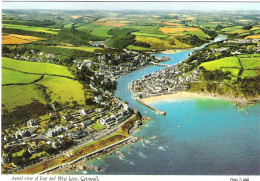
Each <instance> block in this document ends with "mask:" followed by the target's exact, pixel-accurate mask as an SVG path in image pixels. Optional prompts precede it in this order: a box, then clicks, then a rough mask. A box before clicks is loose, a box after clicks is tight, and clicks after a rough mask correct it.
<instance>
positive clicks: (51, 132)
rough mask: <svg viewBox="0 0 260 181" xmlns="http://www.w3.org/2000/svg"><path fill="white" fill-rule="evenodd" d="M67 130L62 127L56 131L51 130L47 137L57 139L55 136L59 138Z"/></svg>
mask: <svg viewBox="0 0 260 181" xmlns="http://www.w3.org/2000/svg"><path fill="white" fill-rule="evenodd" d="M65 130H66V129H65V128H64V127H62V126H60V127H56V128H55V129H52V130H49V131H48V132H47V136H48V137H55V136H58V135H60V134H61V133H63V132H64V131H65Z"/></svg>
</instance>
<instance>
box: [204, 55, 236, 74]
mask: <svg viewBox="0 0 260 181" xmlns="http://www.w3.org/2000/svg"><path fill="white" fill-rule="evenodd" d="M200 67H204V68H205V69H206V70H208V71H215V70H220V69H221V70H222V71H224V72H226V71H229V72H231V74H232V75H233V76H237V75H238V73H239V70H240V69H241V66H240V64H239V61H238V58H237V57H226V58H221V59H218V60H214V61H210V62H205V63H202V64H201V65H200ZM229 67H230V68H229Z"/></svg>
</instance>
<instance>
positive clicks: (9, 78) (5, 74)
mask: <svg viewBox="0 0 260 181" xmlns="http://www.w3.org/2000/svg"><path fill="white" fill-rule="evenodd" d="M40 77H41V75H35V74H26V73H22V72H17V71H14V70H8V69H4V68H2V85H3V84H15V83H30V82H33V81H35V80H37V79H39V78H40Z"/></svg>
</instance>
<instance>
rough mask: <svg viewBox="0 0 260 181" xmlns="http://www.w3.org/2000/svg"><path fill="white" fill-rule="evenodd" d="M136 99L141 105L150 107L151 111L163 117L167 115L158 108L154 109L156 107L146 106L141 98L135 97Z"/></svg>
mask: <svg viewBox="0 0 260 181" xmlns="http://www.w3.org/2000/svg"><path fill="white" fill-rule="evenodd" d="M134 99H135V100H136V101H138V102H140V103H141V104H143V105H145V106H146V107H149V108H150V109H152V110H154V111H155V112H156V113H157V114H161V115H165V114H166V112H165V111H161V110H159V109H156V108H154V107H152V106H150V105H148V104H146V103H145V102H144V101H142V100H141V99H140V98H135V97H134Z"/></svg>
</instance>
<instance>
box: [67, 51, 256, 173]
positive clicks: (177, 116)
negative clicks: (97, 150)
mask: <svg viewBox="0 0 260 181" xmlns="http://www.w3.org/2000/svg"><path fill="white" fill-rule="evenodd" d="M192 51H194V50H187V51H183V52H177V53H174V54H171V55H170V57H171V61H169V62H165V63H166V64H175V63H177V62H180V61H182V60H184V59H186V58H187V57H188V55H189V54H190V53H191V52H192ZM157 56H169V54H160V55H157ZM162 68H163V67H159V66H149V67H146V68H144V69H141V70H139V71H136V72H132V73H130V74H127V75H125V76H122V77H120V78H119V79H118V87H117V91H116V96H118V97H120V98H121V99H122V100H124V101H127V102H128V103H129V106H130V107H132V108H134V109H137V110H138V111H140V112H141V114H142V115H144V116H149V117H151V118H152V120H151V121H149V122H147V124H146V125H144V126H142V128H141V130H139V131H137V132H135V133H134V136H142V137H144V139H145V141H143V142H142V141H139V142H137V143H131V144H130V145H127V146H124V147H123V148H121V149H120V151H121V152H122V153H123V154H124V156H125V157H124V158H120V157H119V156H118V155H117V154H112V155H110V156H106V155H104V156H102V157H101V158H100V159H93V160H91V161H88V162H87V163H86V165H95V166H99V167H101V168H102V169H103V172H96V171H95V170H86V171H87V172H88V174H95V175H97V174H105V175H154V174H159V175H166V174H167V175H259V174H260V115H259V113H260V104H256V105H253V106H248V107H246V108H245V109H243V110H240V109H238V108H236V106H235V104H234V103H233V102H230V101H227V100H223V99H217V98H180V99H168V100H162V101H156V102H152V103H150V105H152V106H154V107H156V108H158V109H160V110H164V111H166V112H167V114H166V115H165V116H163V115H158V114H156V113H155V112H154V111H152V110H151V109H149V108H147V107H145V106H143V105H142V104H140V103H138V102H136V101H135V100H134V99H132V94H131V92H130V91H129V90H128V84H129V83H130V82H131V81H132V80H136V79H139V78H141V77H142V76H144V75H147V74H150V73H152V72H155V71H158V70H160V69H162ZM129 146H131V147H132V149H130V148H129ZM69 174H84V173H83V172H81V171H79V172H77V171H73V172H70V173H69Z"/></svg>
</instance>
